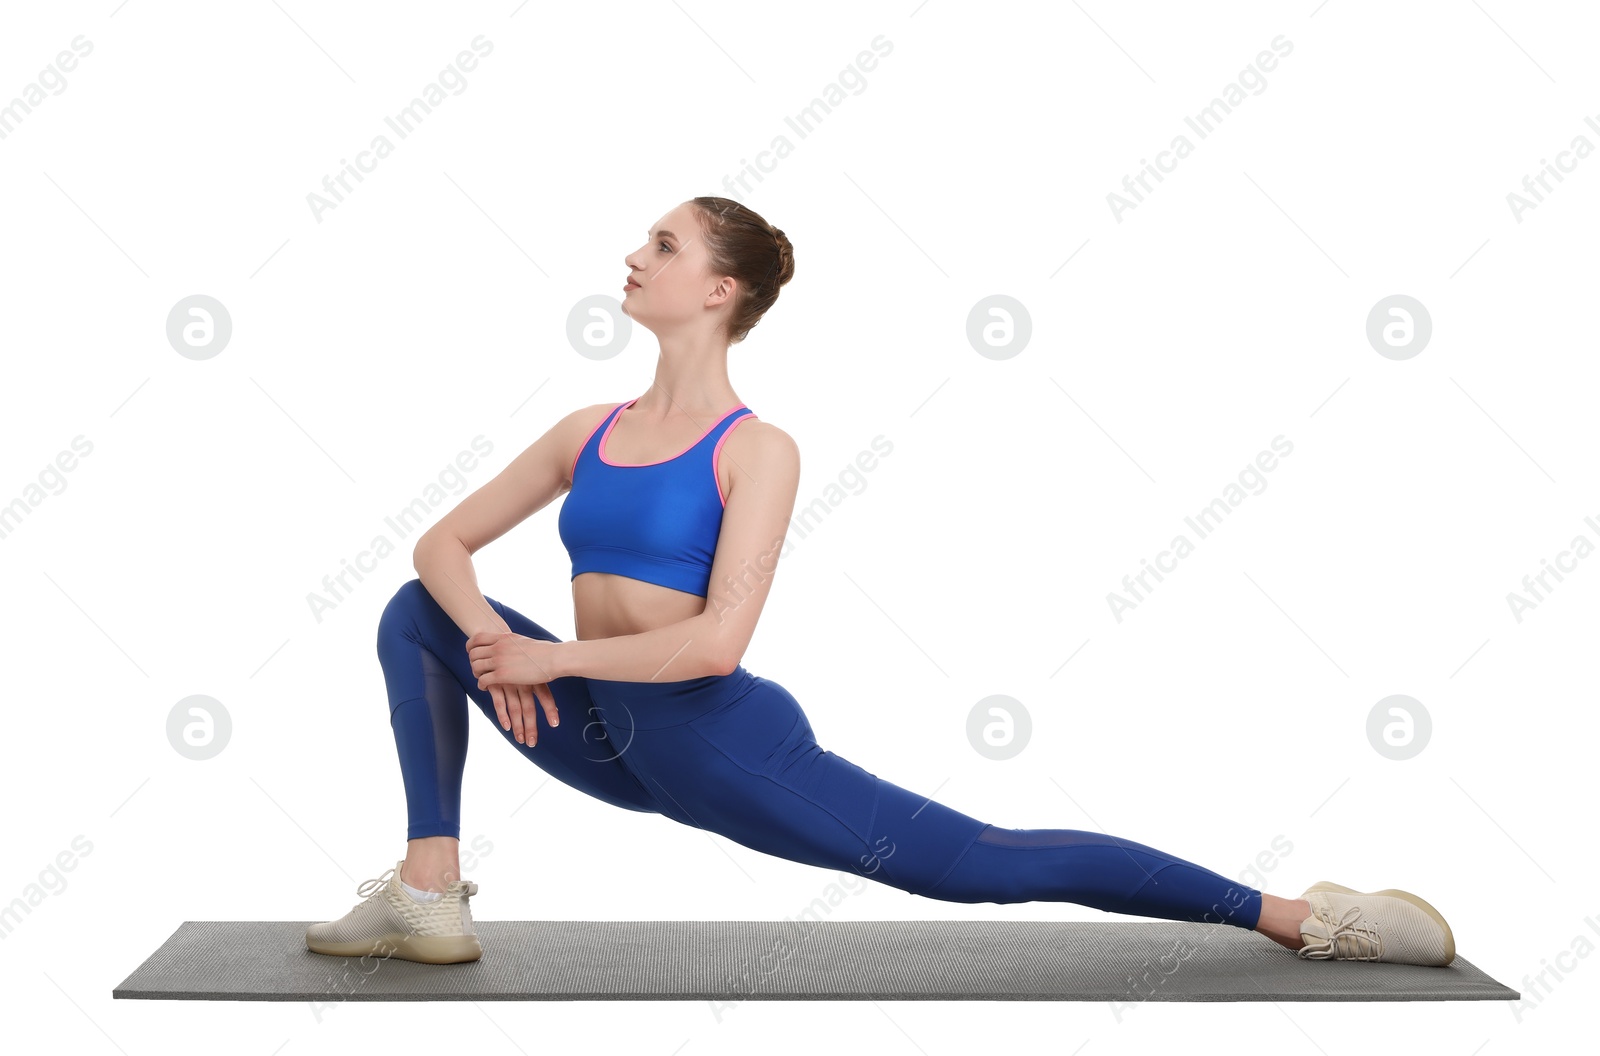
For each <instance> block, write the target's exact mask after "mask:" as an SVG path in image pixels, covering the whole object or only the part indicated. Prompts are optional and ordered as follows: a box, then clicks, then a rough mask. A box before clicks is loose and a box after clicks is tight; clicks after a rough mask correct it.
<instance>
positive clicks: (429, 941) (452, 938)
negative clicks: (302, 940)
mask: <svg viewBox="0 0 1600 1056" xmlns="http://www.w3.org/2000/svg"><path fill="white" fill-rule="evenodd" d="M404 864H405V859H403V858H402V859H401V860H400V861H398V862H396V863H395V864H394V868H393V869H390V870H387V871H386V872H385V873H384V874H383V875H382V876H379V877H377V878H375V879H372V880H368V881H366V882H364V883H363V884H362V885H361V886H360V887H359V888H357V889H356V894H358V895H361V896H363V897H365V898H366V901H365V902H362V903H360V904H358V905H357V906H356V907H355V908H354V909H352V910H351V911H350V912H348V913H346V914H345V915H344V916H342V917H340V918H339V919H338V920H330V921H328V922H326V923H324V924H313V925H311V926H310V927H309V928H307V929H306V949H308V950H310V951H311V952H313V953H326V954H331V955H333V956H335V957H366V956H375V957H399V958H401V959H402V960H407V961H422V962H424V963H426V964H455V963H457V962H459V961H475V960H477V959H478V958H479V957H481V956H483V948H482V947H481V946H479V945H478V934H477V932H476V931H475V930H474V929H473V926H472V908H471V906H470V905H469V904H468V902H467V899H469V898H470V897H471V896H473V895H475V894H477V893H478V885H477V884H475V883H473V882H472V881H471V880H452V881H450V883H449V885H448V886H447V887H446V888H445V891H444V893H443V894H442V895H440V896H439V897H438V898H436V899H434V900H433V901H432V902H418V901H417V900H416V899H414V898H412V897H411V896H410V895H408V894H406V890H405V888H403V887H401V886H400V868H401V866H403V865H404Z"/></svg>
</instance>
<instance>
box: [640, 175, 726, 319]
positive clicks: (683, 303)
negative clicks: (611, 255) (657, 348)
mask: <svg viewBox="0 0 1600 1056" xmlns="http://www.w3.org/2000/svg"><path fill="white" fill-rule="evenodd" d="M623 262H624V263H625V264H627V266H628V274H627V276H626V277H625V280H624V281H626V282H628V283H629V285H627V286H626V287H625V288H624V292H623V294H622V311H623V312H624V313H625V314H626V315H627V316H628V318H630V319H632V320H633V321H634V322H636V323H638V324H639V325H641V326H644V327H646V328H648V329H650V330H653V331H655V332H657V333H660V332H661V331H662V330H673V329H678V328H680V327H682V326H687V325H694V324H695V323H697V322H700V321H702V320H703V319H704V318H705V314H706V312H705V309H706V308H707V307H709V306H710V305H711V304H712V303H720V301H719V302H713V301H709V300H708V299H707V298H708V297H711V296H712V295H713V294H718V293H719V291H721V298H722V299H725V298H726V296H727V295H730V294H731V293H732V283H731V280H728V279H723V280H722V281H721V282H720V283H719V282H718V280H717V279H716V277H714V276H712V275H711V273H710V262H709V258H708V256H707V254H706V248H705V243H704V242H703V241H702V240H701V238H700V222H699V220H698V219H697V218H696V216H695V209H694V206H693V205H691V204H690V203H688V202H684V203H683V204H682V205H679V206H678V207H677V208H676V209H673V210H672V211H671V212H669V213H667V214H666V215H665V216H663V217H662V218H661V219H659V220H657V221H656V222H655V223H654V224H652V225H651V226H650V229H649V231H648V232H647V234H646V241H645V244H644V245H642V246H640V247H639V248H638V249H636V250H634V251H633V252H632V253H629V254H628V255H627V256H626V257H624V258H623ZM635 284H636V285H635ZM724 286H726V290H724Z"/></svg>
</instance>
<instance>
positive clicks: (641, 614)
mask: <svg viewBox="0 0 1600 1056" xmlns="http://www.w3.org/2000/svg"><path fill="white" fill-rule="evenodd" d="M705 607H706V599H705V598H702V597H700V596H699V595H698V594H687V593H685V592H684V591H681V590H673V589H672V588H671V587H663V586H658V585H657V584H655V583H646V582H644V581H643V580H638V579H629V578H628V577H627V576H616V575H612V574H611V573H610V572H580V573H579V574H578V576H577V577H576V578H575V579H573V581H572V612H573V622H574V624H575V625H576V627H577V636H578V638H579V639H582V640H588V639H590V638H615V637H617V636H618V635H623V634H643V633H644V632H645V631H653V630H655V629H656V628H657V627H665V626H666V625H667V624H669V623H677V622H678V621H679V620H687V619H688V618H689V617H691V616H696V615H699V614H700V613H701V612H704V611H705Z"/></svg>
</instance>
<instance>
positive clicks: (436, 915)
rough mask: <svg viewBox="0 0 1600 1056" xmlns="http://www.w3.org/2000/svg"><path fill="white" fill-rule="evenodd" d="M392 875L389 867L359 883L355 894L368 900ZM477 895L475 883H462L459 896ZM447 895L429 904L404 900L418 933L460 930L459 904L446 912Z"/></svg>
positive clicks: (381, 889) (392, 867)
mask: <svg viewBox="0 0 1600 1056" xmlns="http://www.w3.org/2000/svg"><path fill="white" fill-rule="evenodd" d="M394 875H395V874H394V866H392V865H391V866H390V867H389V868H387V869H385V870H384V871H383V874H382V875H381V876H375V877H373V878H372V879H371V880H363V881H362V882H361V886H360V887H358V888H356V894H358V895H360V896H361V897H362V898H369V897H371V896H372V895H375V894H377V893H378V892H380V891H383V890H384V889H385V888H387V887H388V886H389V879H390V878H391V877H394ZM396 879H398V878H396ZM477 893H478V885H477V883H476V882H475V881H472V880H465V881H462V883H461V894H462V895H463V896H466V895H475V894H477ZM448 894H449V892H445V893H444V894H441V895H440V897H438V898H436V899H434V900H433V901H431V902H412V901H411V900H410V899H409V898H407V899H406V904H407V905H408V906H410V907H411V911H412V913H413V915H414V919H416V920H417V921H418V930H419V931H428V930H432V929H434V928H439V929H441V930H444V931H454V930H456V929H459V928H460V926H461V917H460V915H459V909H460V905H461V903H460V902H456V903H454V904H452V905H451V906H450V908H449V909H448V910H446V908H445V906H446V903H448V902H449V901H450V900H449V898H448V897H447V896H448Z"/></svg>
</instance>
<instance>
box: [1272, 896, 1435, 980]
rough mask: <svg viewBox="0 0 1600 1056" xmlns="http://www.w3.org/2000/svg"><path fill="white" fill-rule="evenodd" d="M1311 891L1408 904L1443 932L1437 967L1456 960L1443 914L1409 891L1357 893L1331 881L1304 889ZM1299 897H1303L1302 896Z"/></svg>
mask: <svg viewBox="0 0 1600 1056" xmlns="http://www.w3.org/2000/svg"><path fill="white" fill-rule="evenodd" d="M1312 891H1337V892H1339V893H1340V894H1342V895H1393V896H1394V897H1395V898H1399V899H1403V900H1404V901H1406V902H1410V903H1411V904H1412V905H1413V906H1416V907H1417V908H1418V909H1420V910H1422V911H1423V912H1424V913H1426V914H1427V915H1428V916H1429V917H1431V918H1432V919H1433V922H1434V923H1435V924H1437V925H1439V930H1441V931H1443V932H1444V964H1443V965H1438V966H1437V967H1444V966H1446V965H1448V964H1449V963H1450V962H1451V961H1453V960H1455V959H1456V937H1455V933H1454V932H1452V931H1451V930H1450V925H1449V924H1447V923H1446V922H1445V919H1444V914H1443V913H1440V912H1439V911H1438V910H1437V909H1434V908H1433V907H1432V906H1431V905H1429V904H1428V903H1427V902H1425V901H1424V900H1423V899H1422V898H1421V897H1420V896H1418V895H1413V894H1412V893H1411V892H1410V891H1401V890H1400V889H1399V888H1394V887H1386V888H1384V889H1383V890H1382V891H1357V890H1356V889H1355V888H1353V887H1345V886H1344V885H1343V884H1336V883H1334V882H1333V881H1332V880H1319V881H1317V882H1316V883H1314V884H1312V885H1311V886H1310V887H1308V888H1306V893H1307V894H1309V893H1310V892H1312ZM1301 897H1304V895H1302V896H1301Z"/></svg>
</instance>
